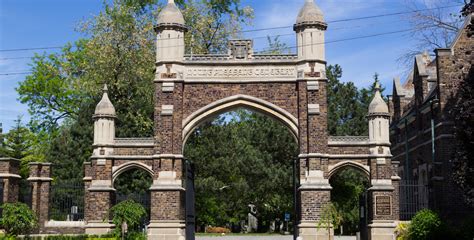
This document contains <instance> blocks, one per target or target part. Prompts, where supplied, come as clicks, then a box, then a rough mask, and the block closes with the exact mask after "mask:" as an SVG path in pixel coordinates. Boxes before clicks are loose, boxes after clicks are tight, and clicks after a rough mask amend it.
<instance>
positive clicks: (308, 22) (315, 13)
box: [293, 0, 327, 61]
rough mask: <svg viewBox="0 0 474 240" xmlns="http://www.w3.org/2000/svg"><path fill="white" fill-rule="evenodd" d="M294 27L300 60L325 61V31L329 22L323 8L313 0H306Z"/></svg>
mask: <svg viewBox="0 0 474 240" xmlns="http://www.w3.org/2000/svg"><path fill="white" fill-rule="evenodd" d="M293 29H294V30H295V32H296V43H297V45H298V59H299V60H321V61H324V60H325V59H326V57H325V51H324V48H325V46H324V32H325V31H326V29H327V24H326V23H325V22H324V16H323V12H322V11H321V9H320V8H319V7H318V6H317V5H316V4H315V3H314V1H313V0H306V2H305V4H304V6H303V8H301V10H300V12H299V14H298V18H297V20H296V24H295V25H294V27H293Z"/></svg>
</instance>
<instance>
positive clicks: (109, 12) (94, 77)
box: [17, 0, 252, 182]
mask: <svg viewBox="0 0 474 240" xmlns="http://www.w3.org/2000/svg"><path fill="white" fill-rule="evenodd" d="M178 2H179V5H180V7H181V8H183V9H184V11H183V13H184V15H185V17H186V19H187V20H188V21H189V22H188V24H189V25H191V26H192V29H193V30H192V31H193V33H194V34H187V38H186V44H187V46H191V35H194V39H195V43H197V44H199V46H203V45H201V44H203V43H204V42H205V43H207V45H206V47H205V49H206V50H202V51H201V50H200V49H199V47H195V48H194V52H195V53H201V52H210V51H218V50H219V49H224V48H225V47H226V45H227V42H226V41H227V39H229V38H231V36H232V34H234V33H236V32H237V31H238V30H239V29H240V25H241V23H242V24H245V23H248V20H250V19H251V16H252V11H251V9H247V8H241V7H240V1H238V0H226V1H204V0H202V1H178ZM162 6H163V5H162V4H159V3H158V4H157V1H156V0H113V1H104V8H103V10H102V11H101V13H100V14H98V15H96V16H94V17H93V18H91V19H89V20H87V21H85V22H83V23H82V24H81V25H80V26H79V28H78V29H79V30H80V31H81V32H82V33H84V34H85V39H80V40H78V41H76V42H75V43H72V44H68V45H66V46H65V47H64V48H63V49H62V51H60V52H58V53H53V54H49V55H38V56H35V57H34V58H33V59H32V60H33V62H32V74H30V75H28V76H27V77H26V79H25V80H24V81H23V82H21V83H20V84H19V87H18V88H17V92H18V93H19V95H20V97H19V99H20V101H21V102H22V103H25V104H26V105H28V109H29V112H30V115H31V116H32V121H31V123H30V125H31V127H32V129H33V130H34V133H35V135H36V140H35V142H38V144H35V146H41V147H43V149H42V153H44V154H43V158H41V159H44V158H46V159H45V160H46V161H48V162H52V163H54V164H55V168H53V177H54V178H55V179H57V180H58V181H62V179H74V180H76V181H78V182H79V181H81V179H82V174H81V171H77V169H81V168H82V164H83V162H84V161H86V160H87V159H88V158H89V157H90V154H91V145H92V137H93V134H92V131H93V128H92V127H93V125H92V119H91V116H92V114H93V112H94V107H95V105H96V104H97V102H98V101H99V99H100V97H101V92H100V89H102V85H103V84H104V83H107V84H108V86H109V97H110V99H111V101H112V103H113V104H114V106H115V108H116V111H117V115H118V119H117V121H116V129H117V130H116V135H117V137H148V136H151V135H153V114H154V106H153V92H154V86H153V78H154V62H155V37H156V36H155V32H154V30H153V24H154V21H155V19H156V14H157V11H159V9H160V8H161V7H162ZM204 6H207V7H208V6H211V7H210V8H206V11H201V10H202V9H201V8H204ZM207 11H208V12H207ZM217 20H218V21H217ZM205 23H209V24H210V25H207V24H205ZM214 32H215V33H216V34H215V35H212V36H211V34H207V33H214Z"/></svg>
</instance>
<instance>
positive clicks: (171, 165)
mask: <svg viewBox="0 0 474 240" xmlns="http://www.w3.org/2000/svg"><path fill="white" fill-rule="evenodd" d="M155 162H157V163H158V164H156V166H154V168H155V167H157V169H156V170H155V169H154V171H155V172H156V173H157V174H156V176H155V179H154V180H153V185H152V186H151V187H150V192H151V216H150V224H149V225H148V239H151V240H184V239H185V227H186V226H185V220H184V219H185V207H184V205H185V204H184V203H185V189H184V188H183V184H182V180H181V179H182V178H181V175H182V174H181V172H182V170H181V169H182V164H183V157H182V156H180V155H161V156H159V159H157V160H155ZM177 170H179V171H177Z"/></svg>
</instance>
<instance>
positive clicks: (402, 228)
mask: <svg viewBox="0 0 474 240" xmlns="http://www.w3.org/2000/svg"><path fill="white" fill-rule="evenodd" d="M409 227H410V224H409V223H399V224H398V225H397V228H395V234H396V237H397V240H410V238H409V232H408V228H409Z"/></svg>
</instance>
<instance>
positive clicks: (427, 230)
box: [408, 209, 441, 240]
mask: <svg viewBox="0 0 474 240" xmlns="http://www.w3.org/2000/svg"><path fill="white" fill-rule="evenodd" d="M440 226H441V219H440V218H439V216H438V214H436V213H435V212H433V211H431V210H428V209H423V210H421V211H419V212H418V213H416V215H415V216H414V217H413V219H412V220H411V224H410V226H409V228H408V233H409V236H410V239H412V240H425V239H432V238H433V237H434V234H435V232H436V231H437V229H438V228H439V227H440Z"/></svg>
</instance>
